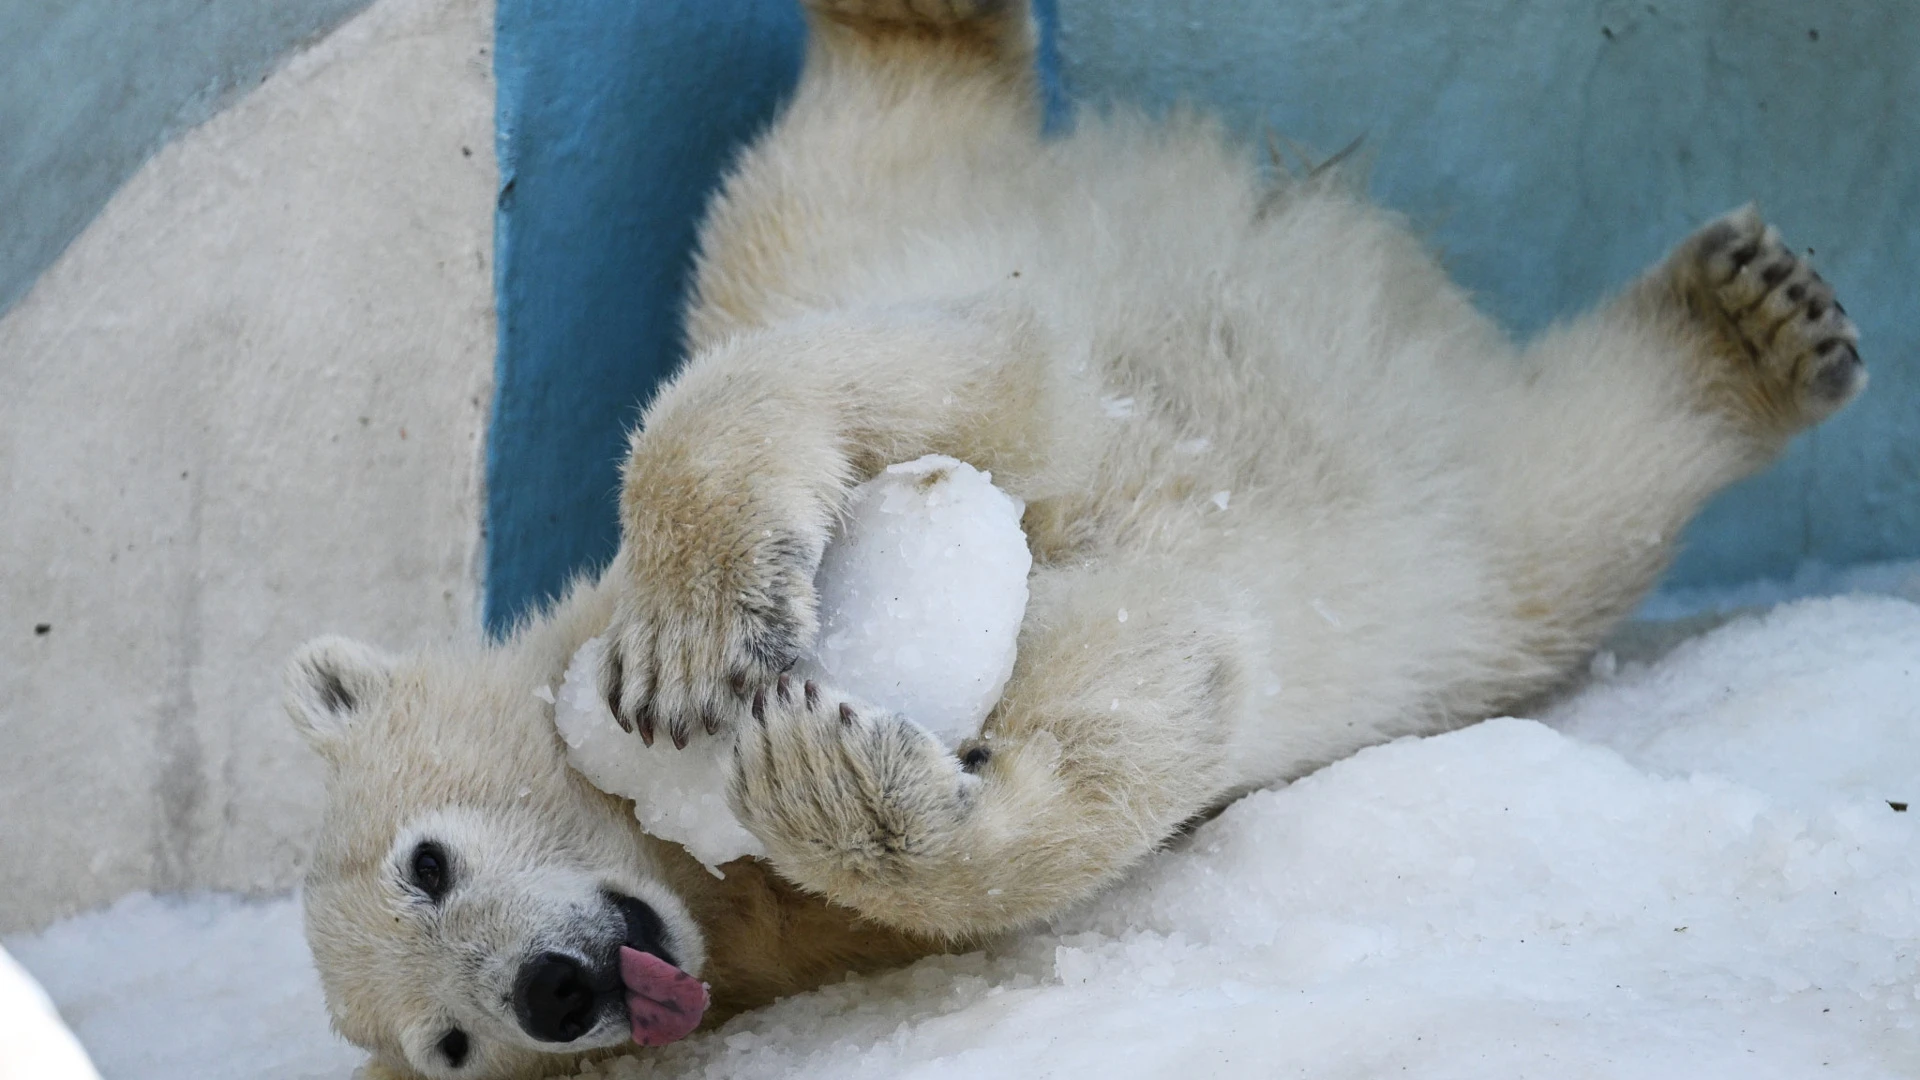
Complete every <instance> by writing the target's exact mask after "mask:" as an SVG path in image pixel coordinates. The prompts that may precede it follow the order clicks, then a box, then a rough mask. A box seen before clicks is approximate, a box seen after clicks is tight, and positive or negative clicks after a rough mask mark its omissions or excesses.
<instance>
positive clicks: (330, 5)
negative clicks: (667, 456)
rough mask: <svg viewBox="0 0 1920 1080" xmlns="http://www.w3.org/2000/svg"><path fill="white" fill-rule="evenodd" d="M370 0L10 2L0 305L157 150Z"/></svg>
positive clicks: (4, 71) (3, 8)
mask: <svg viewBox="0 0 1920 1080" xmlns="http://www.w3.org/2000/svg"><path fill="white" fill-rule="evenodd" d="M366 5H367V0H273V2H271V3H262V2H260V0H133V2H129V0H8V2H7V3H4V4H0V207H4V208H5V211H4V220H0V313H4V312H5V311H6V310H7V309H8V308H9V307H11V306H13V304H14V302H15V301H17V300H18V299H19V298H20V296H21V295H22V294H24V293H25V292H26V290H27V287H28V286H29V285H31V284H33V279H34V278H35V277H37V276H38V275H39V273H40V271H42V270H44V269H46V267H47V265H48V264H50V263H51V262H53V260H54V257H55V256H57V255H59V254H60V252H61V251H62V250H63V249H64V248H65V247H66V246H67V244H68V243H69V242H70V241H72V240H73V238H74V237H75V236H77V235H79V233H80V230H81V229H82V228H84V227H85V226H86V224H87V222H89V221H91V220H93V216H94V215H95V214H96V213H98V212H99V211H100V208H101V206H103V205H105V203H106V201H107V199H108V198H109V197H110V196H111V195H112V194H113V193H114V191H115V190H116V189H118V188H119V186H120V185H121V183H122V182H124V181H125V180H126V179H127V177H129V176H131V175H132V174H133V171H134V169H136V168H138V167H139V165H140V163H141V162H143V161H145V160H146V159H147V156H148V155H149V154H151V153H153V151H154V150H155V149H156V148H158V147H159V146H161V145H162V144H163V143H165V142H166V140H167V139H169V138H171V137H172V136H173V135H174V134H175V133H177V132H179V131H181V130H183V129H185V128H188V127H191V126H193V125H195V124H198V123H200V122H201V121H203V120H205V119H207V118H208V117H210V116H212V115H213V114H214V112H215V111H216V110H217V109H218V108H220V107H221V106H223V105H225V104H226V103H227V102H228V101H229V100H230V99H231V98H232V97H233V96H234V94H235V93H236V92H237V91H242V90H247V89H251V88H253V87H254V86H256V85H258V84H259V82H260V80H261V79H262V78H263V77H265V75H266V73H267V72H268V71H269V70H271V69H272V67H273V66H274V65H275V64H277V63H278V62H279V61H280V59H281V58H282V57H283V56H284V55H285V54H286V52H287V51H288V50H289V49H290V48H292V47H293V46H295V45H297V44H299V43H302V42H309V41H312V40H315V39H317V38H318V37H319V36H320V35H322V34H323V33H325V32H326V31H328V30H330V29H332V28H333V27H334V26H337V25H339V23H340V22H341V20H343V19H345V18H346V17H347V16H348V15H351V14H353V13H354V12H356V11H358V10H360V9H361V8H364V7H366Z"/></svg>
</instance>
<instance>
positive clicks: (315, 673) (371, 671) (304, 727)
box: [285, 637, 393, 755]
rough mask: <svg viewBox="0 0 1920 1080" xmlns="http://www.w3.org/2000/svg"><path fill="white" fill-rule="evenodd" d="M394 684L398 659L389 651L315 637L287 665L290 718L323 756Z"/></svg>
mask: <svg viewBox="0 0 1920 1080" xmlns="http://www.w3.org/2000/svg"><path fill="white" fill-rule="evenodd" d="M392 680H393V658H392V657H390V656H388V655H387V654H386V653H383V652H381V651H380V650H378V649H376V648H374V647H372V646H371V645H362V644H361V643H359V642H357V641H351V640H349V639H347V638H343V637H320V638H314V639H313V640H312V641H309V642H307V643H306V644H305V645H302V646H300V648H299V649H297V650H295V652H294V654H293V659H292V660H290V661H288V663H287V674H286V699H285V700H286V706H287V715H288V716H290V717H292V718H293V726H294V727H295V728H298V729H299V731H300V734H302V735H304V736H306V739H307V743H308V745H310V746H312V747H313V748H314V749H315V750H317V751H319V752H320V753H321V754H323V755H324V754H327V753H328V751H329V749H330V748H331V747H333V746H334V745H335V744H337V743H338V742H339V741H340V740H341V739H342V738H344V737H345V736H346V734H347V732H348V730H349V729H351V728H352V726H353V719H354V716H355V715H356V714H357V713H358V712H359V711H360V710H362V709H364V708H366V706H367V703H368V702H370V701H372V700H373V699H374V698H376V697H378V696H379V695H380V694H381V693H383V692H385V690H386V688H387V685H388V684H389V683H390V682H392Z"/></svg>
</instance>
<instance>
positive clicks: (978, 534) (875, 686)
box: [801, 455, 1033, 746]
mask: <svg viewBox="0 0 1920 1080" xmlns="http://www.w3.org/2000/svg"><path fill="white" fill-rule="evenodd" d="M992 480H993V478H992V476H991V474H988V473H983V472H981V471H980V470H978V469H976V468H974V467H973V466H971V465H968V464H966V463H965V462H960V461H955V460H954V459H953V458H950V457H941V456H939V455H933V456H929V457H924V458H921V459H920V460H918V461H911V462H908V463H906V464H904V465H895V466H893V467H891V468H889V469H887V471H885V472H883V473H881V474H880V475H879V476H877V477H875V478H874V479H872V480H871V481H869V482H867V483H865V484H862V485H861V486H860V487H859V488H857V489H856V490H855V491H854V493H853V497H852V498H851V500H849V503H848V507H847V516H846V520H845V524H844V525H843V527H842V529H841V532H840V535H838V536H837V537H836V538H835V540H834V542H833V543H832V544H831V545H829V546H828V548H827V552H826V558H825V559H824V560H823V561H822V563H821V565H820V575H819V577H818V578H817V579H816V580H815V582H814V584H815V586H816V587H817V588H818V590H819V593H820V614H821V619H820V642H819V644H818V646H817V647H816V648H815V650H814V654H813V656H812V657H810V658H808V659H807V660H805V661H803V662H802V664H801V673H802V674H803V675H805V676H806V677H807V678H813V679H818V680H820V682H821V683H822V684H823V685H827V686H832V687H833V688H834V689H836V690H839V691H841V692H842V693H846V694H850V695H852V696H854V697H856V698H859V699H862V700H864V701H869V702H872V703H873V704H875V705H878V706H880V707H882V708H885V709H889V710H891V711H893V712H897V713H900V714H901V715H903V716H906V717H908V718H910V719H912V720H913V721H915V722H916V723H918V724H920V725H921V726H922V727H924V728H926V729H927V730H928V731H931V732H933V733H934V734H935V735H938V736H939V737H940V738H941V740H942V741H944V742H946V743H947V745H949V746H952V745H955V744H957V743H959V742H960V741H961V740H963V739H966V738H969V737H971V736H973V735H976V734H978V733H979V731H980V722H981V721H983V720H985V719H986V717H987V713H989V712H991V711H992V709H993V706H994V705H995V704H996V703H998V702H999V700H1000V692H1001V691H1002V690H1004V689H1005V688H1006V685H1007V678H1008V676H1010V675H1012V674H1013V660H1014V646H1015V643H1016V642H1017V640H1018V638H1019V636H1020V620H1021V618H1022V617H1023V616H1024V615H1025V614H1026V610H1027V571H1028V570H1030V569H1031V568H1032V566H1033V556H1032V555H1031V554H1030V553H1029V552H1028V551H1027V538H1026V534H1025V533H1024V532H1022V531H1021V529H1020V515H1021V513H1022V512H1023V511H1024V510H1025V505H1024V504H1023V503H1022V502H1021V501H1020V500H1019V499H1016V498H1014V497H1013V496H1011V495H1008V494H1006V493H1005V492H1003V491H1001V490H1000V489H999V488H996V487H994V486H993V483H992Z"/></svg>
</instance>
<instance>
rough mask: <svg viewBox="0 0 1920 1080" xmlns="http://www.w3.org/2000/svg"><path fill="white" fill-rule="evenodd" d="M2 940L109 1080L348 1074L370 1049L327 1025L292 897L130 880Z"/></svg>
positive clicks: (333, 1078)
mask: <svg viewBox="0 0 1920 1080" xmlns="http://www.w3.org/2000/svg"><path fill="white" fill-rule="evenodd" d="M6 947H7V949H8V950H9V951H10V952H12V953H13V955H14V958H15V959H17V960H18V961H20V963H21V964H22V965H23V966H24V967H26V969H27V970H28V971H30V972H32V973H33V975H34V977H35V978H37V979H39V980H40V985H41V986H43V987H44V988H46V991H47V994H48V995H49V996H51V997H52V998H53V1001H54V1004H55V1005H57V1006H59V1008H60V1014H61V1015H62V1016H63V1017H65V1018H66V1021H67V1024H68V1025H69V1026H71V1027H72V1028H73V1031H74V1034H76V1035H78V1036H79V1037H80V1042H81V1044H82V1045H84V1046H85V1047H86V1048H87V1051H88V1053H90V1054H92V1055H93V1063H94V1065H96V1066H97V1067H98V1068H99V1070H100V1075H101V1076H103V1077H105V1078H106V1080H265V1078H271V1080H347V1078H348V1077H350V1076H352V1075H353V1071H354V1068H355V1067H356V1066H358V1065H359V1063H360V1062H362V1061H364V1060H366V1056H367V1055H366V1054H365V1053H364V1052H362V1051H360V1050H358V1049H356V1048H354V1047H352V1046H350V1045H348V1044H347V1043H346V1042H345V1041H344V1040H342V1039H341V1038H340V1037H339V1036H337V1035H335V1034H334V1033H333V1032H332V1030H331V1029H329V1028H328V1026H327V1007H326V1002H325V1001H324V999H323V998H322V997H321V994H320V979H319V976H318V975H316V974H315V973H314V970H313V959H312V957H311V955H310V954H309V953H308V952H307V943H306V939H305V938H304V937H303V936H302V935H301V932H300V905H299V903H298V902H297V901H295V900H294V899H292V898H282V899H278V900H274V901H271V902H269V903H264V904H261V903H249V902H247V901H245V900H240V899H237V898H235V897H231V896H200V897H193V898H175V897H166V898H160V897H153V896H149V895H147V894H145V893H135V894H133V895H131V896H126V897H123V898H121V899H120V900H119V901H117V902H115V903H114V904H113V906H111V907H108V908H105V909H102V910H100V911H94V912H89V913H87V914H85V915H80V916H76V917H74V918H71V919H67V920H65V921H64V922H60V923H56V924H54V925H53V926H51V927H48V928H47V929H46V930H44V931H42V932H41V933H38V934H34V935H31V936H22V937H16V938H8V939H7V942H6ZM5 1056H6V1047H5V1046H4V1045H0V1062H4V1060H5ZM5 1075H7V1073H6V1069H5V1068H4V1066H3V1065H0V1076H5ZM36 1080H38V1078H36Z"/></svg>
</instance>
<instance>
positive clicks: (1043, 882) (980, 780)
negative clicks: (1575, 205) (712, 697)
mask: <svg viewBox="0 0 1920 1080" xmlns="http://www.w3.org/2000/svg"><path fill="white" fill-rule="evenodd" d="M1179 578H1180V574H1179V573H1178V572H1177V571H1168V570H1166V568H1154V569H1148V568H1126V567H1116V566H1107V567H1104V568H1079V569H1073V570H1065V571H1049V572H1046V573H1044V574H1043V575H1041V576H1040V577H1039V578H1037V579H1036V595H1035V599H1034V601H1033V605H1032V606H1031V607H1030V609H1029V618H1028V628H1027V631H1026V632H1025V633H1024V634H1023V636H1022V639H1021V645H1020V649H1021V652H1020V659H1019V663H1018V667H1017V668H1016V671H1015V674H1014V678H1013V681H1012V683H1011V684H1010V685H1009V687H1008V689H1007V693H1006V695H1005V697H1004V698H1003V700H1002V701H1001V703H1000V706H999V707H998V708H997V709H996V710H995V712H994V714H993V716H992V717H990V718H989V719H988V721H987V725H986V730H985V732H984V735H983V737H982V738H981V739H978V740H975V741H972V742H969V743H965V744H962V745H961V746H960V747H959V748H958V749H957V751H955V750H949V749H948V748H947V747H945V746H944V745H942V744H941V743H940V742H939V740H937V739H935V738H934V737H933V736H931V735H929V734H927V733H926V732H925V731H924V730H922V729H921V728H920V727H919V726H917V725H915V724H913V723H912V722H911V721H910V720H909V719H908V718H905V717H900V716H896V715H893V714H890V713H887V712H885V711H884V710H880V709H874V708H870V707H868V706H866V705H864V704H862V703H859V702H855V701H849V700H847V699H846V698H845V697H844V696H842V695H839V694H837V693H835V692H834V691H833V690H832V689H831V688H828V687H822V686H816V685H813V684H810V683H809V684H803V683H799V682H798V681H796V680H792V679H787V680H783V681H781V682H779V683H778V684H776V685H775V686H774V687H773V688H770V689H769V690H766V691H763V692H762V693H761V694H760V695H758V696H757V697H756V698H755V700H754V701H753V703H752V705H751V706H750V708H749V712H750V715H751V719H750V720H746V721H743V722H742V727H741V730H740V735H739V743H738V744H737V751H736V761H735V774H734V780H733V784H732V787H731V792H730V795H731V799H732V802H733V805H734V808H735V811H736V812H737V813H738V814H739V815H740V817H741V820H742V822H743V823H744V824H746V826H747V827H748V828H749V829H750V830H752V831H753V832H754V833H755V835H757V836H758V837H760V839H761V840H762V841H763V842H764V843H765V844H766V845H767V849H768V852H769V856H770V858H771V859H772V861H773V864H774V866H775V868H776V869H777V870H778V871H779V872H780V873H781V874H782V875H783V876H785V877H787V878H788V879H790V880H792V881H793V882H795V883H796V884H798V885H800V886H801V887H803V888H806V889H808V890H811V891H813V892H816V893H819V894H820V895H822V896H825V897H826V898H827V899H828V900H831V901H833V902H835V903H838V904H842V905H845V906H847V907H850V908H852V909H854V910H855V911H857V912H859V913H860V914H861V915H863V916H865V917H866V918H869V919H872V920H874V921H876V922H879V923H882V924H885V925H888V926H891V927H895V928H898V929H902V930H908V931H912V932H914V933H917V934H924V935H930V936H934V937H938V938H943V939H946V940H950V941H967V940H977V939H978V938H980V937H981V936H983V935H988V934H992V933H996V932H999V931H1003V930H1007V929H1011V928H1014V927H1018V926H1021V925H1023V924H1027V923H1030V922H1033V921H1034V920H1036V919H1040V918H1044V917H1046V916H1048V915H1051V914H1053V913H1055V912H1058V911H1060V910H1061V909H1062V908H1064V907H1066V906H1067V905H1070V904H1072V903H1074V902H1075V901H1078V900H1081V899H1084V898H1085V897H1087V896H1088V895H1090V894H1092V893H1093V892H1094V891H1096V890H1097V889H1099V888H1100V887H1101V886H1102V885H1105V884H1107V883H1108V882H1110V881H1112V880H1113V879H1115V878H1116V877H1118V876H1119V875H1120V874H1122V873H1124V872H1125V871H1126V870H1127V869H1128V868H1129V867H1131V866H1132V865H1134V864H1135V863H1136V862H1138V861H1139V860H1140V859H1141V858H1142V857H1144V856H1145V855H1146V854H1148V853H1149V852H1151V851H1153V850H1154V849H1155V848H1156V847H1158V846H1159V845H1160V844H1161V843H1163V842H1164V841H1165V840H1166V839H1167V838H1168V837H1170V836H1172V835H1174V834H1175V833H1176V832H1177V831H1178V830H1179V829H1180V827H1181V826H1182V825H1183V824H1184V823H1186V822H1188V821H1190V820H1192V819H1193V818H1194V817H1195V816H1196V815H1199V814H1201V813H1204V812H1205V811H1206V810H1208V809H1209V808H1210V807H1213V806H1216V805H1218V804H1219V803H1220V802H1221V801H1222V800H1223V799H1224V798H1225V797H1226V796H1227V795H1229V794H1230V793H1231V792H1230V790H1229V788H1230V784H1231V781H1230V780H1229V779H1228V777H1229V775H1230V773H1231V771H1232V765H1231V763H1230V761H1229V758H1230V756H1231V754H1232V750H1231V747H1232V745H1233V731H1232V728H1233V726H1234V723H1235V721H1236V720H1237V719H1238V718H1240V717H1242V716H1244V715H1246V705H1245V700H1244V696H1243V695H1244V688H1243V687H1242V685H1241V684H1242V680H1241V678H1240V675H1239V672H1240V671H1241V669H1242V668H1243V666H1244V665H1243V664H1242V663H1241V661H1240V660H1239V659H1238V658H1237V657H1238V653H1237V649H1238V648H1240V647H1241V645H1240V643H1241V641H1242V640H1244V635H1242V634H1240V633H1239V632H1238V630H1237V628H1235V627H1233V626H1232V624H1231V622H1230V620H1226V619H1222V618H1219V617H1217V614H1218V613H1217V612H1215V613H1212V614H1209V613H1208V612H1206V611H1205V610H1204V605H1203V604H1202V603H1201V602H1200V601H1198V599H1197V595H1198V594H1195V593H1189V592H1186V591H1185V590H1183V589H1182V588H1181V587H1180V586H1179V585H1178V584H1177V583H1178V580H1179ZM1129 597H1131V599H1129Z"/></svg>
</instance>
